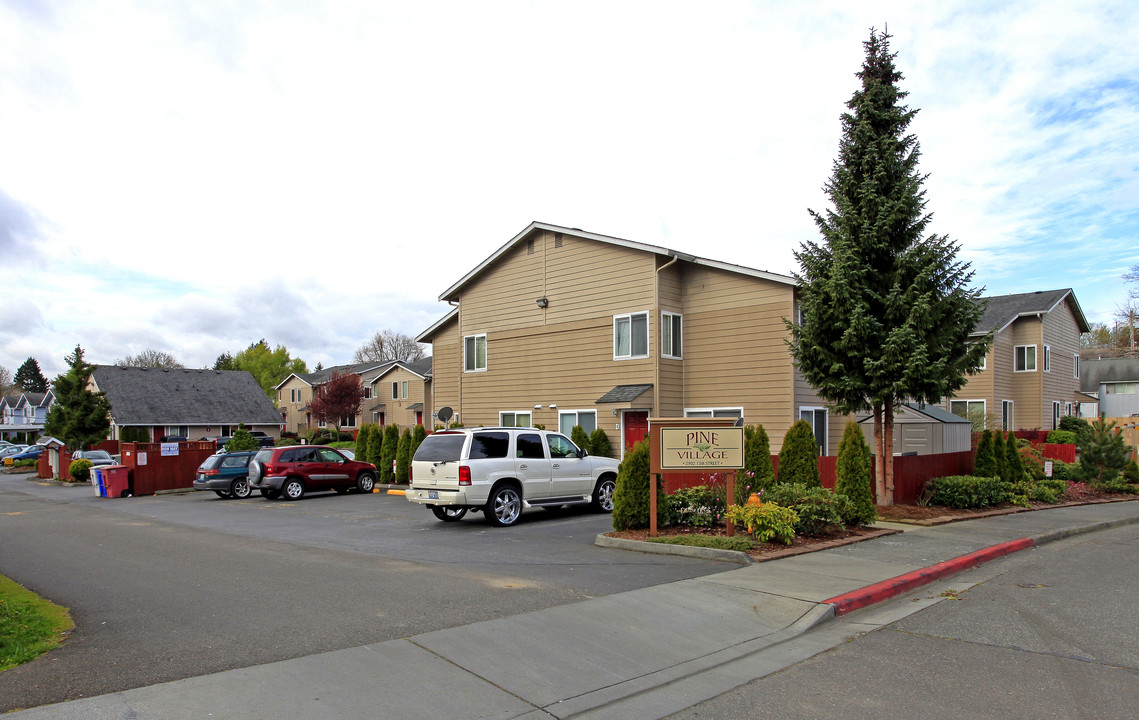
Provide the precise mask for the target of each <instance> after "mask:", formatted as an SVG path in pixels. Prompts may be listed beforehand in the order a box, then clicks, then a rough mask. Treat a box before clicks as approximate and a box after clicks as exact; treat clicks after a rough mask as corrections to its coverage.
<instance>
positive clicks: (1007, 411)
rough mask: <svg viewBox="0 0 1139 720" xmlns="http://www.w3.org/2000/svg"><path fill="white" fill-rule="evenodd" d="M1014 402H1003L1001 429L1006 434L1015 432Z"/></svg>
mask: <svg viewBox="0 0 1139 720" xmlns="http://www.w3.org/2000/svg"><path fill="white" fill-rule="evenodd" d="M1014 422H1015V421H1014V420H1013V415H1012V400H1002V401H1001V429H1002V430H1004V431H1005V432H1010V431H1012V430H1013V424H1014Z"/></svg>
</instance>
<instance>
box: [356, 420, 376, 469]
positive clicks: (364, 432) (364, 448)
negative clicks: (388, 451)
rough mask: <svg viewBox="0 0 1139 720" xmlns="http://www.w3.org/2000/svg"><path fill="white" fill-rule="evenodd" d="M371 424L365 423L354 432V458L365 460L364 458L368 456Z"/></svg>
mask: <svg viewBox="0 0 1139 720" xmlns="http://www.w3.org/2000/svg"><path fill="white" fill-rule="evenodd" d="M372 428H373V426H372V424H371V423H365V424H364V426H363V427H361V428H360V431H359V432H357V433H356V459H357V460H359V461H360V462H367V460H366V459H365V458H367V457H368V449H369V447H370V444H371V442H372V433H373V432H374V431H373V429H372Z"/></svg>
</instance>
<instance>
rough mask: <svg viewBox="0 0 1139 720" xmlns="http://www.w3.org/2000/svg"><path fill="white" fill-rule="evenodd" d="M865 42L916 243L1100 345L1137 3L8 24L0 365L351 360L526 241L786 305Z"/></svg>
mask: <svg viewBox="0 0 1139 720" xmlns="http://www.w3.org/2000/svg"><path fill="white" fill-rule="evenodd" d="M887 25H888V28H889V32H890V33H891V34H892V35H893V36H894V39H893V41H892V49H893V50H894V51H896V52H897V53H898V58H897V64H898V67H899V69H900V70H901V71H902V72H903V74H904V75H905V80H904V81H903V83H902V86H903V89H905V90H908V91H909V92H910V96H909V98H908V102H909V104H910V106H911V107H913V108H917V109H920V113H919V114H918V116H917V119H916V120H915V122H914V123H913V125H912V126H911V129H912V131H913V132H914V133H915V134H916V135H917V137H918V139H919V141H920V143H921V150H922V165H921V169H922V171H923V172H926V173H929V179H928V181H927V183H926V186H925V187H926V189H927V197H928V201H929V209H930V210H931V211H932V212H933V213H934V220H933V224H932V230H933V231H934V232H937V233H944V234H948V235H949V236H950V237H952V238H954V239H956V240H957V241H959V242H960V243H961V245H962V248H963V255H964V257H965V258H966V259H967V260H969V261H970V262H971V263H972V264H973V266H974V268H975V270H976V278H975V280H976V283H977V284H978V285H983V286H985V287H986V289H987V292H988V293H991V294H1004V293H1012V292H1027V291H1031V290H1040V289H1051V288H1058V287H1072V288H1075V291H1076V296H1077V298H1078V300H1079V302H1080V304H1081V306H1082V307H1083V309H1084V312H1085V313H1086V314H1087V316H1088V318H1089V320H1091V321H1107V320H1110V318H1111V315H1112V313H1113V310H1114V309H1115V307H1116V305H1118V304H1119V303H1120V302H1121V301H1122V300H1123V299H1124V298H1125V296H1126V287H1125V285H1124V283H1123V282H1122V280H1121V279H1120V275H1121V273H1123V272H1124V271H1125V270H1126V269H1127V268H1128V267H1130V266H1131V265H1134V264H1136V263H1139V243H1137V242H1136V238H1137V233H1136V229H1137V227H1139V52H1136V50H1135V38H1136V37H1139V4H1137V3H1135V2H1133V1H1130V2H1128V1H1126V0H1123V1H1119V2H1097V1H1096V0H1086V1H1085V2H1081V3H1074V2H1071V0H1060V1H1057V2H1052V1H1049V0H1041V1H1039V2H1003V3H992V2H990V0H983V1H981V2H958V1H956V0H938V1H937V2H924V1H918V2H912V1H907V2H865V3H860V2H849V1H845V2H837V1H836V2H814V3H789V2H759V1H757V2H742V1H735V2H733V1H728V0H724V1H709V2H695V1H690V2H668V1H661V0H653V1H651V2H622V1H621V0H604V1H603V2H592V1H590V0H574V2H537V1H534V2H497V1H494V0H488V1H487V2H477V3H476V2H466V1H457V2H430V1H425V2H414V3H407V2H398V3H397V2H386V1H382V0H360V1H359V2H349V1H348V0H340V1H335V2H333V1H328V2H321V1H318V0H312V1H306V0H288V1H281V2H256V3H255V2H244V1H241V2H232V1H225V2H223V1H221V0H218V1H212V0H200V1H196V2H189V1H186V2H181V1H179V0H168V1H166V2H152V1H150V0H138V1H137V2H135V1H132V0H59V1H58V2H53V1H51V0H0V263H2V265H0V266H2V268H3V271H4V273H3V277H4V283H3V287H2V289H0V365H2V366H4V367H7V368H8V369H9V370H11V371H13V372H14V371H15V370H16V368H17V367H19V365H20V364H21V363H22V362H23V361H24V360H25V359H26V358H27V357H29V356H31V357H35V358H37V360H38V361H39V363H40V365H41V367H42V368H43V371H44V374H45V375H47V376H48V377H49V378H51V377H54V376H55V374H57V373H59V372H61V371H62V370H63V369H64V367H65V364H64V360H63V358H64V356H65V355H67V354H68V353H69V352H70V351H71V349H72V348H73V347H74V346H75V345H76V344H80V345H82V346H83V348H84V349H85V350H86V352H87V357H88V359H89V360H91V361H94V362H98V363H109V362H113V361H114V360H115V359H116V358H119V357H123V356H126V355H132V354H136V353H138V352H140V351H142V350H144V349H147V348H153V349H156V350H162V351H166V352H170V353H172V354H173V355H175V356H176V357H177V358H178V359H179V360H180V361H181V362H183V363H184V364H185V365H187V366H188V367H204V366H209V365H212V364H213V362H214V359H215V358H216V357H217V356H218V355H219V354H220V353H222V352H226V351H228V352H234V353H236V352H237V351H239V350H241V349H242V348H244V347H246V346H248V345H249V344H250V343H251V342H254V341H256V340H258V339H260V338H265V339H266V340H268V341H269V342H270V344H273V345H277V344H283V345H285V346H286V347H287V348H288V349H289V351H290V353H291V354H292V355H293V356H294V357H300V358H302V359H304V360H305V361H306V362H307V363H308V364H309V367H310V368H311V367H314V366H315V365H316V363H317V362H321V363H323V364H324V365H330V364H337V363H343V362H350V361H351V359H352V355H353V353H354V351H355V350H356V348H358V347H359V346H360V345H361V344H363V343H364V342H365V341H366V340H367V339H368V338H369V337H370V336H371V335H372V334H373V333H375V332H376V331H378V330H382V329H387V328H391V329H394V330H397V331H400V332H404V333H407V334H410V335H414V334H417V333H418V332H420V331H421V330H423V329H424V328H426V327H427V326H428V325H430V324H431V323H432V322H434V321H435V320H436V319H437V318H439V317H440V316H441V315H442V314H443V313H444V312H446V309H447V308H446V306H445V305H444V304H441V303H439V302H438V301H437V297H438V295H439V293H441V292H442V291H443V290H445V289H446V288H447V287H448V286H450V285H451V284H452V283H454V282H455V281H456V280H458V279H459V278H460V277H461V276H462V275H463V274H464V273H466V272H467V271H468V270H470V269H471V268H472V267H474V266H475V265H476V264H478V263H479V262H480V261H482V260H483V259H484V258H485V257H486V256H488V255H490V254H491V253H492V252H494V250H496V249H497V248H498V247H499V246H500V245H502V244H503V243H504V242H506V241H507V240H509V239H510V238H511V237H513V236H514V235H515V234H516V233H518V232H519V231H520V230H522V229H523V228H524V227H525V226H526V225H527V224H528V223H529V222H530V221H532V220H541V221H544V222H550V223H556V224H560V225H566V226H570V227H578V228H582V229H584V230H588V231H591V232H597V233H601V234H605V235H612V236H616V237H621V238H626V239H630V240H635V241H640V242H645V243H651V244H657V245H663V246H666V247H669V248H674V249H676V250H681V251H685V252H689V253H693V254H697V255H701V256H704V257H710V258H714V259H717V260H722V261H726V262H732V263H737V264H741V265H747V266H750V267H755V268H760V269H764V270H769V271H772V272H778V273H784V274H789V273H791V272H792V271H794V270H795V269H796V266H795V261H794V258H793V255H792V253H793V251H794V250H795V249H796V248H798V247H799V245H800V243H801V242H803V241H804V240H808V239H814V238H816V237H817V232H816V229H815V227H814V224H813V222H812V221H811V218H810V216H809V215H808V212H807V211H808V208H812V209H816V210H822V209H825V208H826V207H827V205H826V202H827V201H826V197H825V195H824V194H823V193H822V191H821V187H822V186H823V184H824V183H825V182H826V180H827V178H828V177H829V175H830V173H831V165H832V162H833V160H834V158H835V155H836V152H837V147H838V141H839V137H840V131H841V128H840V125H839V115H840V113H842V112H843V110H844V109H845V108H844V103H845V101H846V100H848V99H849V97H850V95H851V93H852V92H853V91H854V89H855V88H856V83H857V79H856V78H855V77H854V73H855V72H856V71H857V70H858V68H859V64H860V63H861V60H862V54H863V49H862V42H863V41H864V40H865V39H866V38H867V36H868V34H869V29H870V27H872V26H874V27H877V28H882V27H883V26H887Z"/></svg>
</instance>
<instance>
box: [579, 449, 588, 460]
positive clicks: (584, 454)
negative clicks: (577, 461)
mask: <svg viewBox="0 0 1139 720" xmlns="http://www.w3.org/2000/svg"><path fill="white" fill-rule="evenodd" d="M587 455H589V452H588V451H587V450H586V449H585V448H578V449H577V456H578V457H579V458H584V457H586V456H587Z"/></svg>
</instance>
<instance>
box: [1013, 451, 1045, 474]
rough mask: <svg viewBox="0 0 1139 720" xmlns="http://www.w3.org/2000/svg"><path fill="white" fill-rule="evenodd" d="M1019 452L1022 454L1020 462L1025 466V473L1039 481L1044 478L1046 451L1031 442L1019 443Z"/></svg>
mask: <svg viewBox="0 0 1139 720" xmlns="http://www.w3.org/2000/svg"><path fill="white" fill-rule="evenodd" d="M1018 446H1019V447H1017V452H1018V453H1019V454H1020V464H1021V466H1022V467H1024V474H1025V477H1027V478H1028V479H1029V480H1032V481H1033V482H1039V481H1041V480H1043V479H1044V453H1042V452H1040V450H1039V448H1037V447H1036V446H1034V445H1032V444H1031V443H1024V444H1023V445H1020V444H1019V443H1018Z"/></svg>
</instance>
